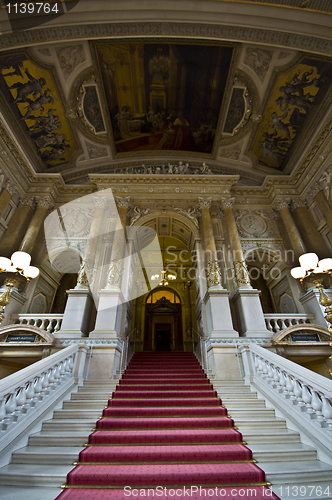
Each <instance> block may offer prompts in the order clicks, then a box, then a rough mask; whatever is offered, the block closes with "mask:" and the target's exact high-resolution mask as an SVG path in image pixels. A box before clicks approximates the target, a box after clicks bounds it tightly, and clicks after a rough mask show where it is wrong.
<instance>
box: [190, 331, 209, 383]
mask: <svg viewBox="0 0 332 500" xmlns="http://www.w3.org/2000/svg"><path fill="white" fill-rule="evenodd" d="M194 333H196V335H197V337H198V338H199V350H200V353H199V354H200V356H198V357H200V362H201V365H202V368H203V370H204V371H205V372H206V373H208V370H209V364H208V357H207V352H206V339H205V338H204V337H203V336H202V335H201V334H200V333H199V332H197V331H196V330H194V328H192V338H193V339H194Z"/></svg>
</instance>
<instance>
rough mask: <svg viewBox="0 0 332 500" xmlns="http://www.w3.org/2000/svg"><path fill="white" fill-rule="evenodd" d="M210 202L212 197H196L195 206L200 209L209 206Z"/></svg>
mask: <svg viewBox="0 0 332 500" xmlns="http://www.w3.org/2000/svg"><path fill="white" fill-rule="evenodd" d="M211 203H212V198H198V203H197V206H198V208H199V209H200V210H201V209H202V208H210V207H211Z"/></svg>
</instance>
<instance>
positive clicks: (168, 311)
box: [143, 287, 184, 351]
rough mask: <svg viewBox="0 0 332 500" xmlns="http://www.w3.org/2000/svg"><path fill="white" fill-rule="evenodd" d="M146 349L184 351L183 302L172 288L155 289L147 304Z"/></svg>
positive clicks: (144, 348)
mask: <svg viewBox="0 0 332 500" xmlns="http://www.w3.org/2000/svg"><path fill="white" fill-rule="evenodd" d="M143 350H144V351H183V350H184V349H183V335H182V304H181V301H180V297H179V295H178V294H177V293H176V292H175V291H174V290H172V289H170V288H167V289H166V288H165V287H160V288H156V289H154V290H153V291H152V292H151V293H150V294H149V295H148V297H147V300H146V304H145V329H144V344H143Z"/></svg>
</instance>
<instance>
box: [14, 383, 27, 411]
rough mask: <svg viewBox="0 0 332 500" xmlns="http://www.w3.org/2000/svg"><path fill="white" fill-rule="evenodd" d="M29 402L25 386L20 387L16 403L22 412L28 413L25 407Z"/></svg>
mask: <svg viewBox="0 0 332 500" xmlns="http://www.w3.org/2000/svg"><path fill="white" fill-rule="evenodd" d="M26 402H27V395H26V390H25V387H20V389H19V391H18V393H17V396H16V403H17V406H18V407H20V411H21V412H22V413H26V411H27V410H26V408H25V407H24V405H25V403H26Z"/></svg>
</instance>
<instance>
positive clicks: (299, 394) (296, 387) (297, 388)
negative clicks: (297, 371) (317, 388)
mask: <svg viewBox="0 0 332 500" xmlns="http://www.w3.org/2000/svg"><path fill="white" fill-rule="evenodd" d="M293 392H294V395H295V398H296V399H295V400H294V401H293V403H294V404H297V405H298V406H303V405H304V401H302V386H301V385H300V383H299V381H298V380H296V379H294V388H293Z"/></svg>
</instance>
